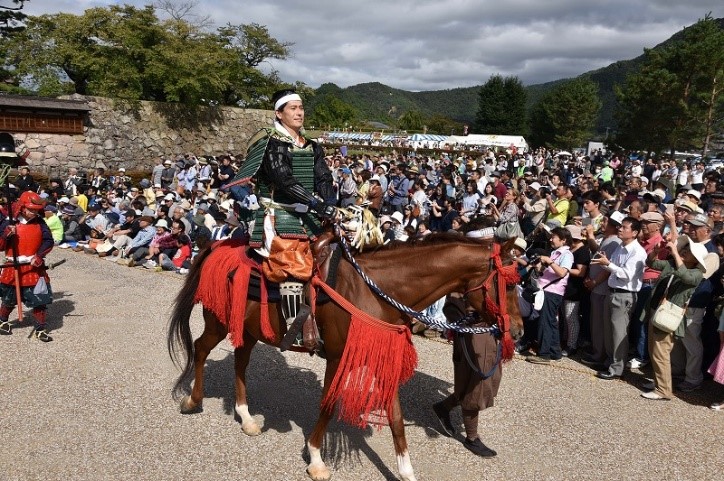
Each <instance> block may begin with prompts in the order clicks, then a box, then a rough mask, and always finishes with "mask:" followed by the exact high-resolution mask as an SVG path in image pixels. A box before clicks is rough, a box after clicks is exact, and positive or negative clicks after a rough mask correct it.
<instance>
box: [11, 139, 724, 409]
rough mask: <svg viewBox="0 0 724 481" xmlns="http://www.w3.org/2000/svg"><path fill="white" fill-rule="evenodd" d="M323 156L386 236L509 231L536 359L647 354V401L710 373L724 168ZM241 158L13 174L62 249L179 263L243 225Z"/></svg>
mask: <svg viewBox="0 0 724 481" xmlns="http://www.w3.org/2000/svg"><path fill="white" fill-rule="evenodd" d="M326 160H327V163H328V165H329V167H330V169H331V171H332V175H333V178H334V182H335V188H336V191H337V193H338V206H340V207H349V206H353V205H358V206H364V207H367V208H368V209H369V210H370V211H372V212H373V213H374V214H375V215H376V216H377V217H378V218H379V225H380V228H381V230H382V232H383V237H384V239H385V241H388V242H389V241H408V242H412V241H414V240H416V239H421V238H424V237H425V236H427V235H429V234H430V233H432V232H458V233H461V234H462V233H463V232H466V231H468V230H470V229H471V226H488V227H490V228H495V229H496V232H497V233H498V237H499V238H510V237H518V238H519V239H518V241H516V246H517V248H518V252H519V254H520V256H519V257H518V262H519V263H520V268H521V272H522V273H523V274H524V278H530V279H533V280H530V279H529V280H528V282H529V283H537V285H538V287H539V288H540V289H542V292H543V295H542V299H543V302H542V305H533V306H528V307H529V309H527V312H525V317H526V325H527V328H526V333H527V335H526V338H525V339H524V340H523V341H522V342H521V343H520V345H519V346H518V350H519V352H522V353H526V354H530V356H529V357H530V359H531V361H532V362H537V363H550V362H555V361H556V360H557V359H560V358H561V357H563V356H575V358H576V359H578V360H580V361H581V362H584V363H588V364H591V365H593V366H595V367H597V368H599V371H600V372H599V377H600V378H601V379H614V378H617V377H620V376H621V375H622V374H623V371H624V369H632V370H637V369H643V368H645V367H646V366H647V365H649V364H653V366H652V367H653V369H654V385H653V386H644V387H648V388H651V390H650V391H648V392H650V393H653V394H651V395H649V396H648V398H649V399H669V398H671V396H672V391H673V390H676V391H679V392H691V391H695V390H697V389H699V388H700V386H701V385H702V382H704V379H705V377H704V376H707V374H706V373H707V370H708V368H709V366H710V365H711V364H712V362H713V361H714V359H715V358H716V357H717V355H718V353H719V349H720V342H722V343H724V323H722V322H721V321H720V319H724V317H722V316H721V315H720V312H721V307H722V302H721V301H720V297H721V296H722V295H723V294H724V288H723V286H722V269H724V264H722V267H720V262H719V260H720V258H721V256H723V255H724V233H722V226H723V225H724V217H723V213H724V212H723V210H724V188H723V187H722V182H723V177H722V174H721V173H720V172H719V171H717V170H707V165H706V163H705V162H704V161H701V160H696V161H695V160H687V161H674V160H670V159H666V158H644V157H636V156H617V155H604V154H603V153H602V152H601V151H598V152H595V153H593V154H592V155H590V156H584V155H582V154H576V153H574V154H573V155H571V154H567V153H566V155H557V154H556V153H555V152H552V151H548V150H545V149H539V150H536V151H532V152H528V153H518V152H515V151H513V152H510V151H506V152H496V151H494V150H492V149H485V150H484V151H481V152H474V153H470V155H467V156H464V157H453V156H451V155H449V154H446V153H441V154H439V155H436V156H425V157H421V156H415V155H410V156H404V155H397V154H392V155H355V156H343V155H342V154H341V153H340V152H338V151H337V152H334V153H332V154H330V155H328V156H327V157H326ZM241 162H243V159H241V158H240V159H236V158H234V157H233V156H232V155H224V156H220V157H218V158H216V157H214V158H212V157H196V156H194V155H192V154H187V155H184V156H179V157H178V158H176V159H175V160H170V159H169V160H161V159H159V160H158V161H157V162H156V165H155V166H154V168H153V169H152V171H151V172H150V173H149V176H148V177H147V178H145V179H143V180H141V181H140V182H139V183H137V184H134V183H133V182H132V181H131V179H130V178H129V177H127V176H126V173H125V170H124V169H122V168H121V169H118V171H117V172H112V173H107V172H105V171H104V169H95V170H94V171H93V172H89V173H79V172H78V171H77V170H76V169H73V168H71V169H69V171H68V172H67V176H66V177H65V178H56V179H50V182H49V185H47V186H38V185H37V184H36V183H35V182H34V181H33V178H32V175H31V174H30V172H29V171H28V170H27V168H24V169H23V170H21V172H20V175H19V176H18V178H17V179H16V181H15V182H14V184H15V188H16V189H17V190H19V191H22V190H29V189H33V190H36V191H38V192H39V193H40V194H41V196H43V197H45V198H46V199H47V201H48V205H47V207H46V211H45V217H46V222H47V223H48V226H49V227H50V228H51V231H52V232H53V235H54V239H55V241H56V244H58V245H59V246H60V247H67V248H72V249H74V250H76V251H84V252H86V253H88V254H92V255H98V256H99V257H102V258H104V259H106V260H111V261H115V262H117V263H121V264H124V265H129V266H142V267H146V268H149V269H154V270H168V271H173V272H177V273H180V274H185V273H187V272H188V269H189V267H190V265H191V262H192V259H193V256H194V255H195V253H196V252H198V251H199V250H201V249H203V248H204V247H205V246H206V245H207V244H208V243H209V242H213V241H216V240H220V239H225V238H238V239H245V238H246V237H247V232H248V231H249V228H250V222H253V220H252V219H253V217H254V216H253V210H255V209H258V208H259V205H258V203H257V200H256V197H255V196H254V194H253V184H252V185H250V186H247V187H245V188H243V189H242V191H236V192H235V195H234V199H236V200H234V199H232V197H231V195H230V193H229V192H227V190H228V189H226V188H225V185H226V184H227V183H229V182H230V181H231V180H232V179H233V177H234V175H235V171H236V170H237V169H238V167H239V166H240V164H241ZM109 174H111V175H109ZM699 246H703V247H704V248H705V251H706V253H705V255H704V258H702V259H699V258H698V257H697V256H696V255H694V254H697V253H698V254H697V255H698V256H699V257H702V256H701V251H700V249H699ZM699 261H701V262H699ZM697 269H698V270H699V271H700V274H698V275H697V274H696V273H695V272H693V271H694V270H697ZM687 273H688V276H687ZM672 276H674V277H675V278H676V282H671V283H668V284H671V286H673V287H671V286H670V287H669V289H670V290H671V291H672V292H671V293H667V295H668V297H667V298H673V297H672V295H671V294H673V293H674V292H676V293H677V294H676V295H677V296H678V297H677V299H678V300H679V302H687V301H686V300H684V297H682V292H685V291H686V290H690V291H691V296H690V299H689V300H688V303H687V304H686V306H685V307H686V315H685V319H684V321H683V322H682V326H681V328H680V329H679V330H677V331H676V332H674V333H672V334H671V336H670V337H665V336H662V334H661V333H660V332H657V331H656V329H655V328H654V327H652V325H651V323H650V322H649V321H650V317H651V313H652V311H654V310H655V309H656V306H657V305H658V303H659V302H660V301H661V299H662V297H663V296H664V289H665V287H666V284H667V281H668V280H669V278H671V277H672ZM682 279H685V280H686V282H684V280H682ZM659 281H662V282H659ZM687 299H688V297H687ZM523 302H524V301H523ZM672 302H676V301H672ZM423 329H424V326H423ZM717 331H718V332H717ZM669 344H670V345H669ZM662 346H663V347H662ZM712 367H714V366H712ZM722 370H724V366H722V368H721V369H720V371H722ZM712 374H713V375H714V371H712ZM667 376H669V377H671V376H673V380H674V383H673V389H672V386H671V385H670V381H669V384H667ZM722 376H724V374H722V373H721V372H720V373H719V377H718V378H717V377H715V378H716V379H717V380H719V381H724V379H721V377H722ZM720 406H721V404H716V405H715V406H713V407H720Z"/></svg>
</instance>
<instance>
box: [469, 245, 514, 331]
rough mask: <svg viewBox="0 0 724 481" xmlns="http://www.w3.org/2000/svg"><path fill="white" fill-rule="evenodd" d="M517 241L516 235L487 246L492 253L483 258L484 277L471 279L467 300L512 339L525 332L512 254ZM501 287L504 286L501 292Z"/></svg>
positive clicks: (487, 320)
mask: <svg viewBox="0 0 724 481" xmlns="http://www.w3.org/2000/svg"><path fill="white" fill-rule="evenodd" d="M514 242H515V239H510V240H508V241H506V242H505V243H503V244H493V245H492V246H491V247H490V248H489V249H488V252H489V253H490V255H489V256H487V257H486V259H484V261H483V262H484V263H485V266H483V267H484V268H483V270H482V273H483V276H482V279H481V278H475V279H473V280H472V281H470V283H469V285H468V286H467V288H466V292H465V300H466V302H467V304H468V306H469V307H471V308H473V309H474V310H475V311H477V312H478V314H479V315H480V317H481V319H482V320H483V321H484V322H487V323H488V324H490V325H492V324H497V325H498V327H499V328H500V330H501V331H502V332H503V335H504V338H505V337H507V336H506V334H507V335H509V336H510V337H512V338H513V339H520V338H521V337H522V336H523V319H522V317H521V315H520V309H519V306H518V293H517V292H516V289H515V286H516V285H517V284H518V282H520V278H519V276H518V272H517V263H516V262H515V259H514V258H513V254H512V250H513V245H514ZM486 267H487V268H486ZM501 290H504V294H502V295H501Z"/></svg>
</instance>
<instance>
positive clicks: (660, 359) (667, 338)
mask: <svg viewBox="0 0 724 481" xmlns="http://www.w3.org/2000/svg"><path fill="white" fill-rule="evenodd" d="M673 347H674V333H666V332H664V331H662V330H660V329H657V328H655V327H654V325H653V323H652V322H649V355H650V356H651V367H652V368H653V370H654V383H655V385H656V393H657V394H658V395H660V396H663V397H665V398H667V399H671V397H672V389H673V386H672V384H673V381H672V380H671V350H672V349H673Z"/></svg>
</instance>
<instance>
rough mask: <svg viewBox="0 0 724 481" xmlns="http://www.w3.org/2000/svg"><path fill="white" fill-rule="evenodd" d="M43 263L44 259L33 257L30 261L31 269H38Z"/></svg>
mask: <svg viewBox="0 0 724 481" xmlns="http://www.w3.org/2000/svg"><path fill="white" fill-rule="evenodd" d="M44 263H45V259H43V258H42V257H38V256H33V258H32V259H30V265H31V266H33V267H40V266H42V265H43V264H44Z"/></svg>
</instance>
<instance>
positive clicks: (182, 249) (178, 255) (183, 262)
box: [156, 234, 191, 273]
mask: <svg viewBox="0 0 724 481" xmlns="http://www.w3.org/2000/svg"><path fill="white" fill-rule="evenodd" d="M176 243H177V247H178V248H177V249H176V252H175V253H174V255H173V256H168V255H167V254H165V253H163V252H162V253H160V254H159V255H158V267H156V269H158V268H159V267H160V268H161V269H162V270H164V271H174V272H179V273H181V270H182V269H185V270H186V272H188V269H189V268H190V267H191V238H190V237H189V236H187V235H186V234H181V235H180V236H178V238H177V239H176ZM184 273H185V272H184Z"/></svg>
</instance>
